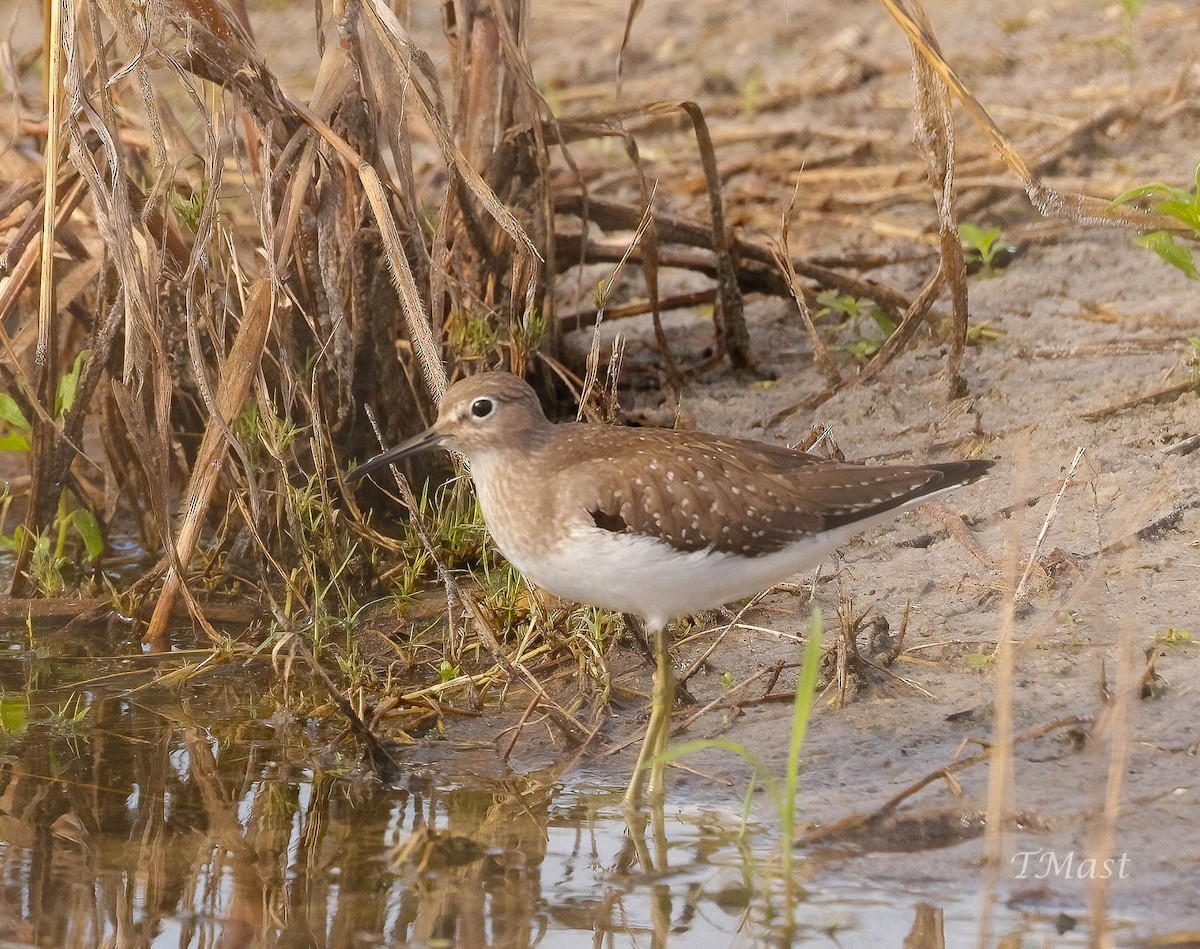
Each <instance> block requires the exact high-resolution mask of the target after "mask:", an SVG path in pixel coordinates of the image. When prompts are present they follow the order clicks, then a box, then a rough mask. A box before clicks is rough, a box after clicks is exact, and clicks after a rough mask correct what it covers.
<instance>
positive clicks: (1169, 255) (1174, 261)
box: [1109, 165, 1200, 280]
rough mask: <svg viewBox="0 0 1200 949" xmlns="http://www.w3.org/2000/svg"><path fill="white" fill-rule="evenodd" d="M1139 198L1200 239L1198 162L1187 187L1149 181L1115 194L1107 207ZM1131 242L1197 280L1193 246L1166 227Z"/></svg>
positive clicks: (1199, 177)
mask: <svg viewBox="0 0 1200 949" xmlns="http://www.w3.org/2000/svg"><path fill="white" fill-rule="evenodd" d="M1142 200H1146V201H1148V202H1149V204H1150V208H1151V209H1152V210H1154V211H1156V212H1158V213H1159V214H1165V215H1167V216H1168V217H1173V218H1174V219H1175V220H1177V221H1178V222H1179V223H1180V224H1182V225H1184V226H1185V227H1186V228H1187V229H1188V230H1190V231H1191V232H1192V234H1191V236H1192V237H1193V238H1194V239H1196V240H1200V165H1197V166H1196V175H1195V186H1194V187H1193V188H1192V189H1191V190H1189V189H1187V188H1177V187H1174V186H1173V185H1169V184H1165V183H1164V182H1161V181H1152V182H1149V183H1148V184H1144V185H1138V186H1137V187H1135V188H1130V189H1129V190H1128V191H1126V192H1124V193H1122V194H1119V195H1117V197H1115V198H1113V200H1112V203H1111V204H1110V205H1109V207H1110V208H1118V207H1120V206H1121V205H1123V204H1130V203H1132V202H1134V201H1142ZM1135 243H1136V244H1137V245H1138V246H1139V247H1145V248H1146V249H1147V250H1152V251H1154V253H1156V254H1158V256H1159V257H1161V258H1162V259H1163V260H1165V261H1166V262H1167V263H1168V264H1170V265H1171V266H1172V267H1174V268H1175V269H1177V270H1180V271H1182V272H1183V273H1185V274H1186V275H1187V276H1188V277H1189V278H1191V279H1192V280H1200V270H1198V269H1197V268H1196V258H1195V255H1194V252H1193V249H1192V248H1191V247H1189V246H1188V245H1187V244H1183V243H1180V242H1179V240H1178V239H1177V238H1176V236H1175V235H1174V234H1173V233H1171V232H1170V231H1165V230H1155V231H1150V232H1149V233H1146V234H1142V235H1141V236H1140V237H1138V238H1136V240H1135Z"/></svg>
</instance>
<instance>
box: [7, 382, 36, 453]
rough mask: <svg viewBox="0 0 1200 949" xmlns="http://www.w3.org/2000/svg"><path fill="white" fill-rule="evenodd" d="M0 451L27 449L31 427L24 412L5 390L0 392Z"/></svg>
mask: <svg viewBox="0 0 1200 949" xmlns="http://www.w3.org/2000/svg"><path fill="white" fill-rule="evenodd" d="M0 423H2V425H0V451H29V434H30V431H31V430H32V427H31V426H30V424H29V419H27V418H26V417H25V413H24V412H22V411H21V408H20V406H18V405H17V401H16V399H14V398H13V397H12V396H11V395H9V394H8V393H7V392H0Z"/></svg>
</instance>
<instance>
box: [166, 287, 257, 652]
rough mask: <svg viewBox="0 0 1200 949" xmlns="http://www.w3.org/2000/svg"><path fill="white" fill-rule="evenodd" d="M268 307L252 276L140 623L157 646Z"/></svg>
mask: <svg viewBox="0 0 1200 949" xmlns="http://www.w3.org/2000/svg"><path fill="white" fill-rule="evenodd" d="M272 311H273V306H272V292H271V284H270V281H268V280H257V281H255V282H254V284H253V285H252V286H251V288H250V299H249V302H248V304H247V306H246V311H245V313H244V314H243V316H242V324H241V326H240V327H239V329H238V334H237V338H236V339H235V340H234V342H233V347H232V348H231V349H230V351H229V357H228V358H227V359H226V361H225V366H224V371H223V372H222V374H221V378H220V382H219V384H218V387H217V394H216V405H215V406H214V409H215V412H214V415H213V417H212V418H211V419H210V420H209V424H208V427H207V428H206V429H205V432H204V439H203V440H202V441H201V443H200V450H199V452H198V453H197V456H196V465H195V468H194V470H193V472H192V477H191V480H190V481H189V483H188V488H187V492H186V493H185V501H184V507H183V517H182V520H181V522H180V527H179V535H178V538H177V540H176V542H175V548H174V552H173V557H172V562H171V566H170V567H169V568H168V569H167V576H166V579H165V580H164V581H163V586H162V591H161V592H160V593H159V596H158V602H157V603H156V604H155V607H154V613H153V615H152V616H151V618H150V624H149V626H148V627H147V629H146V635H145V638H146V640H147V641H148V642H151V643H154V644H155V645H159V646H161V645H162V644H164V643H165V642H166V633H167V623H168V622H169V620H170V616H171V609H172V607H173V606H174V603H175V597H176V595H177V594H178V593H179V589H180V585H181V584H182V582H183V571H184V570H185V569H186V567H187V564H188V562H189V561H190V560H191V557H192V551H193V550H194V549H195V547H196V541H197V540H198V539H199V537H200V528H201V527H202V525H203V523H204V519H205V516H206V515H207V513H208V505H209V501H210V499H211V498H212V492H213V488H214V487H216V483H217V477H218V476H219V475H220V473H221V466H222V462H223V460H224V458H225V455H226V453H227V451H228V450H229V439H230V438H231V433H230V430H229V425H230V423H231V422H232V421H233V418H234V416H235V415H236V414H237V412H238V411H239V410H240V409H241V407H242V404H243V403H244V402H245V401H246V396H247V395H248V394H249V392H250V386H251V385H252V384H253V382H254V377H255V376H256V375H257V374H258V370H259V364H260V362H261V360H262V354H263V347H264V346H265V345H266V341H267V332H268V330H269V329H270V327H271V314H272Z"/></svg>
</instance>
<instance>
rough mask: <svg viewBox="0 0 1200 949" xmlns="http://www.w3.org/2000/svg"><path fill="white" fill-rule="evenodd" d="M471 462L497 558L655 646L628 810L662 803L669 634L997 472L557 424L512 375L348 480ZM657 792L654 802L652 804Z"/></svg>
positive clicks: (452, 398) (456, 390)
mask: <svg viewBox="0 0 1200 949" xmlns="http://www.w3.org/2000/svg"><path fill="white" fill-rule="evenodd" d="M434 447H442V448H447V449H450V450H451V451H455V452H458V453H460V454H461V455H462V456H463V457H464V458H465V459H466V461H467V463H468V465H469V467H470V473H471V480H472V481H473V482H474V484H475V490H476V492H477V493H478V496H479V505H480V508H481V509H482V511H483V517H484V521H485V522H486V523H487V527H488V531H489V532H490V533H491V535H492V538H493V540H494V541H495V543H496V546H497V547H498V548H499V549H500V552H501V553H502V554H504V556H505V557H507V558H508V560H509V561H510V562H511V563H512V564H513V566H515V567H516V568H517V569H518V570H519V571H520V572H521V573H522V574H523V575H524V576H525V577H526V579H528V580H530V581H531V582H533V583H535V584H536V585H537V586H539V587H542V588H543V589H545V590H548V591H549V592H551V593H553V594H556V595H557V596H560V597H562V598H564V599H567V600H573V601H575V602H577V603H586V604H589V605H592V606H600V607H605V608H607V609H610V610H619V611H620V612H622V613H628V614H633V615H634V616H636V617H639V618H640V619H641V620H642V622H643V623H644V625H645V628H646V631H647V632H648V633H650V634H652V635H653V637H654V651H655V657H656V663H657V671H656V673H655V677H654V690H653V695H652V699H651V710H650V720H649V722H648V724H647V726H646V736H645V738H644V740H643V742H642V748H641V753H640V755H639V757H638V763H637V767H636V768H635V770H634V773H633V777H632V779H631V781H630V784H629V789H628V791H627V792H626V796H625V800H626V803H627V804H628V805H629V806H630V807H632V808H637V807H639V806H640V804H641V801H642V796H643V793H644V792H647V793H648V794H649V797H650V799H651V800H652V801H654V802H661V801H662V799H663V794H664V784H663V768H664V766H663V758H664V756H663V752H664V751H665V750H666V746H667V740H668V735H669V732H670V716H671V709H672V705H673V702H674V694H675V685H674V676H673V669H672V665H671V655H670V646H669V641H668V638H667V635H666V628H667V625H668V624H669V623H670V622H671V621H672V620H674V619H677V618H679V617H681V616H688V615H691V614H693V613H698V612H700V611H702V610H707V609H713V608H716V607H719V606H723V605H724V604H726V603H729V602H731V601H733V600H738V599H741V598H743V597H747V596H750V595H752V594H755V593H760V592H761V591H763V590H765V589H767V588H769V587H771V586H773V585H774V584H776V583H779V582H781V581H783V580H785V579H787V578H788V577H791V576H793V575H795V574H797V573H800V572H802V571H805V570H808V569H811V568H813V567H815V566H816V565H817V564H819V563H820V562H821V561H822V560H823V559H824V558H825V557H826V556H827V555H829V554H830V553H832V552H833V551H834V550H835V549H836V548H837V547H838V546H840V545H841V544H843V543H845V542H846V541H847V540H848V539H850V538H851V537H853V536H855V535H856V534H859V533H861V532H862V531H865V530H867V529H868V528H870V527H871V526H872V525H874V524H878V523H880V522H881V521H883V520H885V519H888V518H891V517H894V516H895V515H896V514H898V513H899V512H900V511H901V510H903V509H904V508H906V507H908V506H909V505H911V504H914V503H916V502H918V501H923V500H927V499H929V498H932V497H934V496H936V495H939V494H941V493H943V492H945V491H949V490H951V489H953V488H956V487H959V486H961V485H964V484H970V483H971V482H973V481H976V480H978V479H979V478H981V477H983V476H984V474H985V473H986V472H987V470H988V469H989V468H990V467H991V466H992V462H991V461H949V462H941V463H938V464H930V465H915V466H905V465H887V466H867V465H858V464H847V463H840V462H832V461H827V460H825V459H822V458H818V457H815V456H813V455H809V454H804V453H802V452H797V451H792V450H790V449H787V448H784V447H781V446H776V445H768V444H764V443H761V442H755V441H748V440H744V439H738V438H726V437H724V436H720V435H710V434H705V433H703V432H679V431H671V430H667V429H648V428H622V427H617V426H610V425H594V424H587V423H578V422H576V423H568V424H555V423H553V422H551V421H549V420H548V419H547V418H546V415H545V413H544V412H543V411H542V407H541V404H540V403H539V402H538V399H537V395H536V394H535V393H534V391H533V389H532V388H531V387H530V386H529V385H528V384H527V383H526V382H525V381H524V380H523V379H521V378H519V377H518V376H515V375H512V374H511V373H507V372H484V373H480V374H479V375H475V376H471V377H469V378H467V379H464V380H462V381H460V382H457V383H455V384H454V385H453V386H451V387H450V388H449V389H448V390H447V392H446V394H445V395H444V396H443V397H442V400H441V404H440V406H439V409H438V416H437V421H436V422H435V423H434V424H433V425H432V426H431V427H430V428H429V429H427V430H426V431H425V432H423V433H421V434H420V435H417V436H416V437H414V438H411V439H409V440H408V441H406V442H404V443H403V444H400V445H397V446H396V447H395V448H392V449H390V450H388V451H385V452H383V453H382V454H380V455H377V456H376V457H374V458H372V459H370V460H369V461H367V462H365V463H364V464H362V465H360V466H359V467H357V468H355V469H354V470H353V471H352V472H350V478H351V479H357V478H361V477H362V476H364V475H366V474H367V473H369V472H371V471H375V470H377V469H379V468H381V467H383V466H385V465H389V464H391V463H393V462H397V461H399V460H400V459H402V458H405V457H407V456H409V455H412V454H414V453H416V452H420V451H424V450H426V449H429V448H434ZM647 779H648V789H647Z"/></svg>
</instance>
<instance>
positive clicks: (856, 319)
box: [813, 290, 896, 359]
mask: <svg viewBox="0 0 1200 949" xmlns="http://www.w3.org/2000/svg"><path fill="white" fill-rule="evenodd" d="M817 302H818V303H819V304H821V309H819V310H818V311H817V312H816V313H815V314H813V319H814V320H819V319H821V318H822V317H824V316H828V315H829V314H831V313H840V314H841V315H842V316H843V317H844V318H845V320H846V321H847V322H850V323H851V324H853V325H854V326H855V327H856V329H859V331H860V332H861V327H862V326H863V324H864V321H865V320H866V319H869V320H871V322H873V323H874V326H873V327H872V326H871V325H870V323H868V324H866V325H867V327H868V329H867V332H866V333H863V335H861V336H859V337H858V338H857V339H852V340H850V341H849V342H848V343H845V344H844V345H843V346H842V347H841V348H842V349H843V350H845V351H846V352H848V353H850V355H852V356H856V357H858V358H859V359H867V358H869V357H871V356H874V355H875V354H876V353H877V352H879V348H880V347H881V346H882V345H883V344H884V343H886V342H887V340H888V337H890V336H891V335H892V333H894V332H896V322H895V321H894V320H893V319H892V318H891V317H890V316H888V315H887V314H886V313H884V312H883V310H882V309H880V307H879V304H877V303H876V302H875V301H874V300H870V299H867V298H866V297H854V296H850V294H848V293H838V292H837V291H835V290H828V291H826V292H825V293H821V294H818V295H817ZM873 331H874V332H873ZM868 334H869V335H868Z"/></svg>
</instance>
